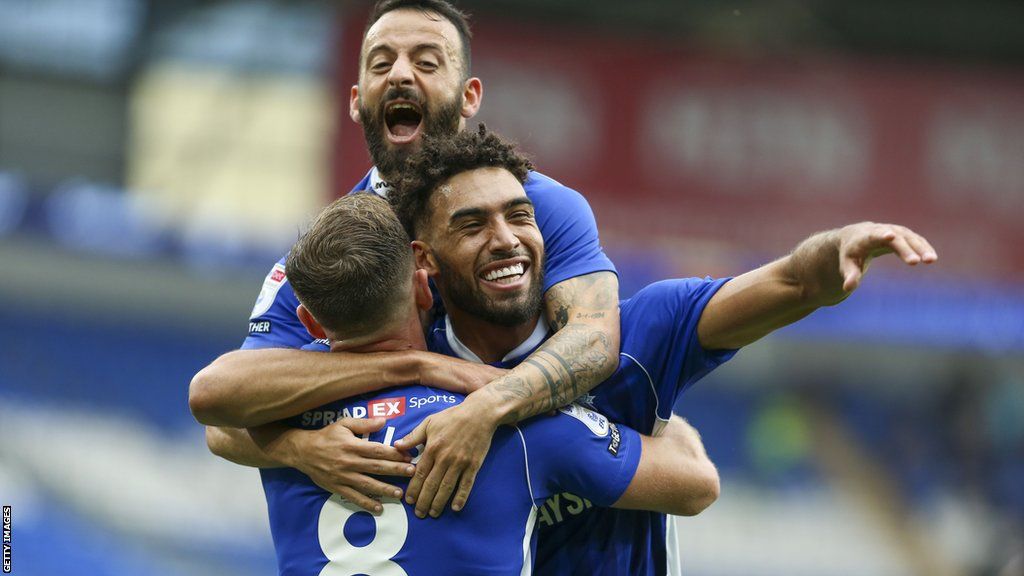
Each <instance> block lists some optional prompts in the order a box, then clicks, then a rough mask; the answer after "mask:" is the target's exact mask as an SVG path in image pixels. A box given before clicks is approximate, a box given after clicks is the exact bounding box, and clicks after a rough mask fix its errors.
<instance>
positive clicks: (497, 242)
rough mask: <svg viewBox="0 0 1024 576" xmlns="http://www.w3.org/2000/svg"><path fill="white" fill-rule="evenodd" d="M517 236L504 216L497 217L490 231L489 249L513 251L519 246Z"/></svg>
mask: <svg viewBox="0 0 1024 576" xmlns="http://www.w3.org/2000/svg"><path fill="white" fill-rule="evenodd" d="M519 244H520V242H519V236H517V235H516V233H515V230H513V229H512V227H511V226H509V224H508V222H506V221H505V219H504V218H498V219H497V222H495V224H494V227H493V232H492V233H491V250H492V251H494V252H514V251H515V250H516V249H517V248H519Z"/></svg>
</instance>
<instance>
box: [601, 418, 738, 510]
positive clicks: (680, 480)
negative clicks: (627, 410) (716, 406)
mask: <svg viewBox="0 0 1024 576" xmlns="http://www.w3.org/2000/svg"><path fill="white" fill-rule="evenodd" d="M640 444H641V447H642V448H641V449H642V452H641V455H640V464H639V466H638V467H637V471H636V475H635V476H633V480H632V481H631V482H630V483H629V487H628V488H627V489H626V491H625V492H624V493H623V494H622V496H621V497H620V498H619V499H618V500H617V501H616V502H615V504H613V505H612V506H613V507H615V508H626V509H631V510H653V511H655V512H663V513H665V514H676V515H679V516H694V515H696V514H699V513H700V512H702V511H703V510H704V509H705V508H707V507H708V506H710V505H711V504H713V503H714V502H715V500H717V499H718V495H719V492H720V484H719V479H718V470H717V469H715V465H714V464H713V463H712V462H711V460H710V459H709V458H708V455H707V452H705V450H704V444H703V443H701V439H700V434H698V433H697V430H696V429H695V428H694V427H693V426H690V424H689V423H688V422H686V420H683V419H682V418H680V417H679V416H672V419H671V420H670V421H669V423H668V425H667V426H665V430H664V432H663V433H662V434H661V435H660V436H657V437H651V436H641V437H640Z"/></svg>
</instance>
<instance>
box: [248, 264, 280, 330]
mask: <svg viewBox="0 0 1024 576" xmlns="http://www.w3.org/2000/svg"><path fill="white" fill-rule="evenodd" d="M285 280H286V278H285V275H284V264H280V263H278V264H274V267H273V268H271V269H270V273H269V274H267V277H266V278H265V279H264V280H263V288H262V289H260V295H259V296H257V297H256V304H255V305H254V306H253V307H252V313H251V314H249V319H250V320H255V319H256V318H259V317H260V316H262V315H264V314H266V313H267V310H270V306H271V304H273V303H274V299H275V298H277V293H278V291H279V290H281V286H283V285H284V281H285Z"/></svg>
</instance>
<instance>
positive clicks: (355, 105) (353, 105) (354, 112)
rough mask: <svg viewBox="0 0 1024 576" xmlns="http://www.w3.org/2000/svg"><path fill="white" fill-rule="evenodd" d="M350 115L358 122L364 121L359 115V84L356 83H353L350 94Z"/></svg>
mask: <svg viewBox="0 0 1024 576" xmlns="http://www.w3.org/2000/svg"><path fill="white" fill-rule="evenodd" d="M348 117H349V118H351V119H352V121H353V122H355V123H356V124H362V123H363V120H362V118H360V117H359V86H358V85H356V84H353V85H352V91H351V92H350V93H349V96H348Z"/></svg>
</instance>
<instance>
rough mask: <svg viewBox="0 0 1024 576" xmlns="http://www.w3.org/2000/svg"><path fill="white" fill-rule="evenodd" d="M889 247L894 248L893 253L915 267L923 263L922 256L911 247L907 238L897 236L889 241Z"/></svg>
mask: <svg viewBox="0 0 1024 576" xmlns="http://www.w3.org/2000/svg"><path fill="white" fill-rule="evenodd" d="M889 247H890V248H892V251H893V252H895V253H896V255H897V256H899V257H900V259H901V260H903V261H904V262H906V263H907V264H910V265H911V266H915V265H917V264H920V263H921V255H920V254H918V253H917V252H916V251H915V250H914V249H913V248H911V247H910V243H909V242H907V238H906V236H903V235H895V236H894V237H893V238H892V240H890V241H889Z"/></svg>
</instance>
